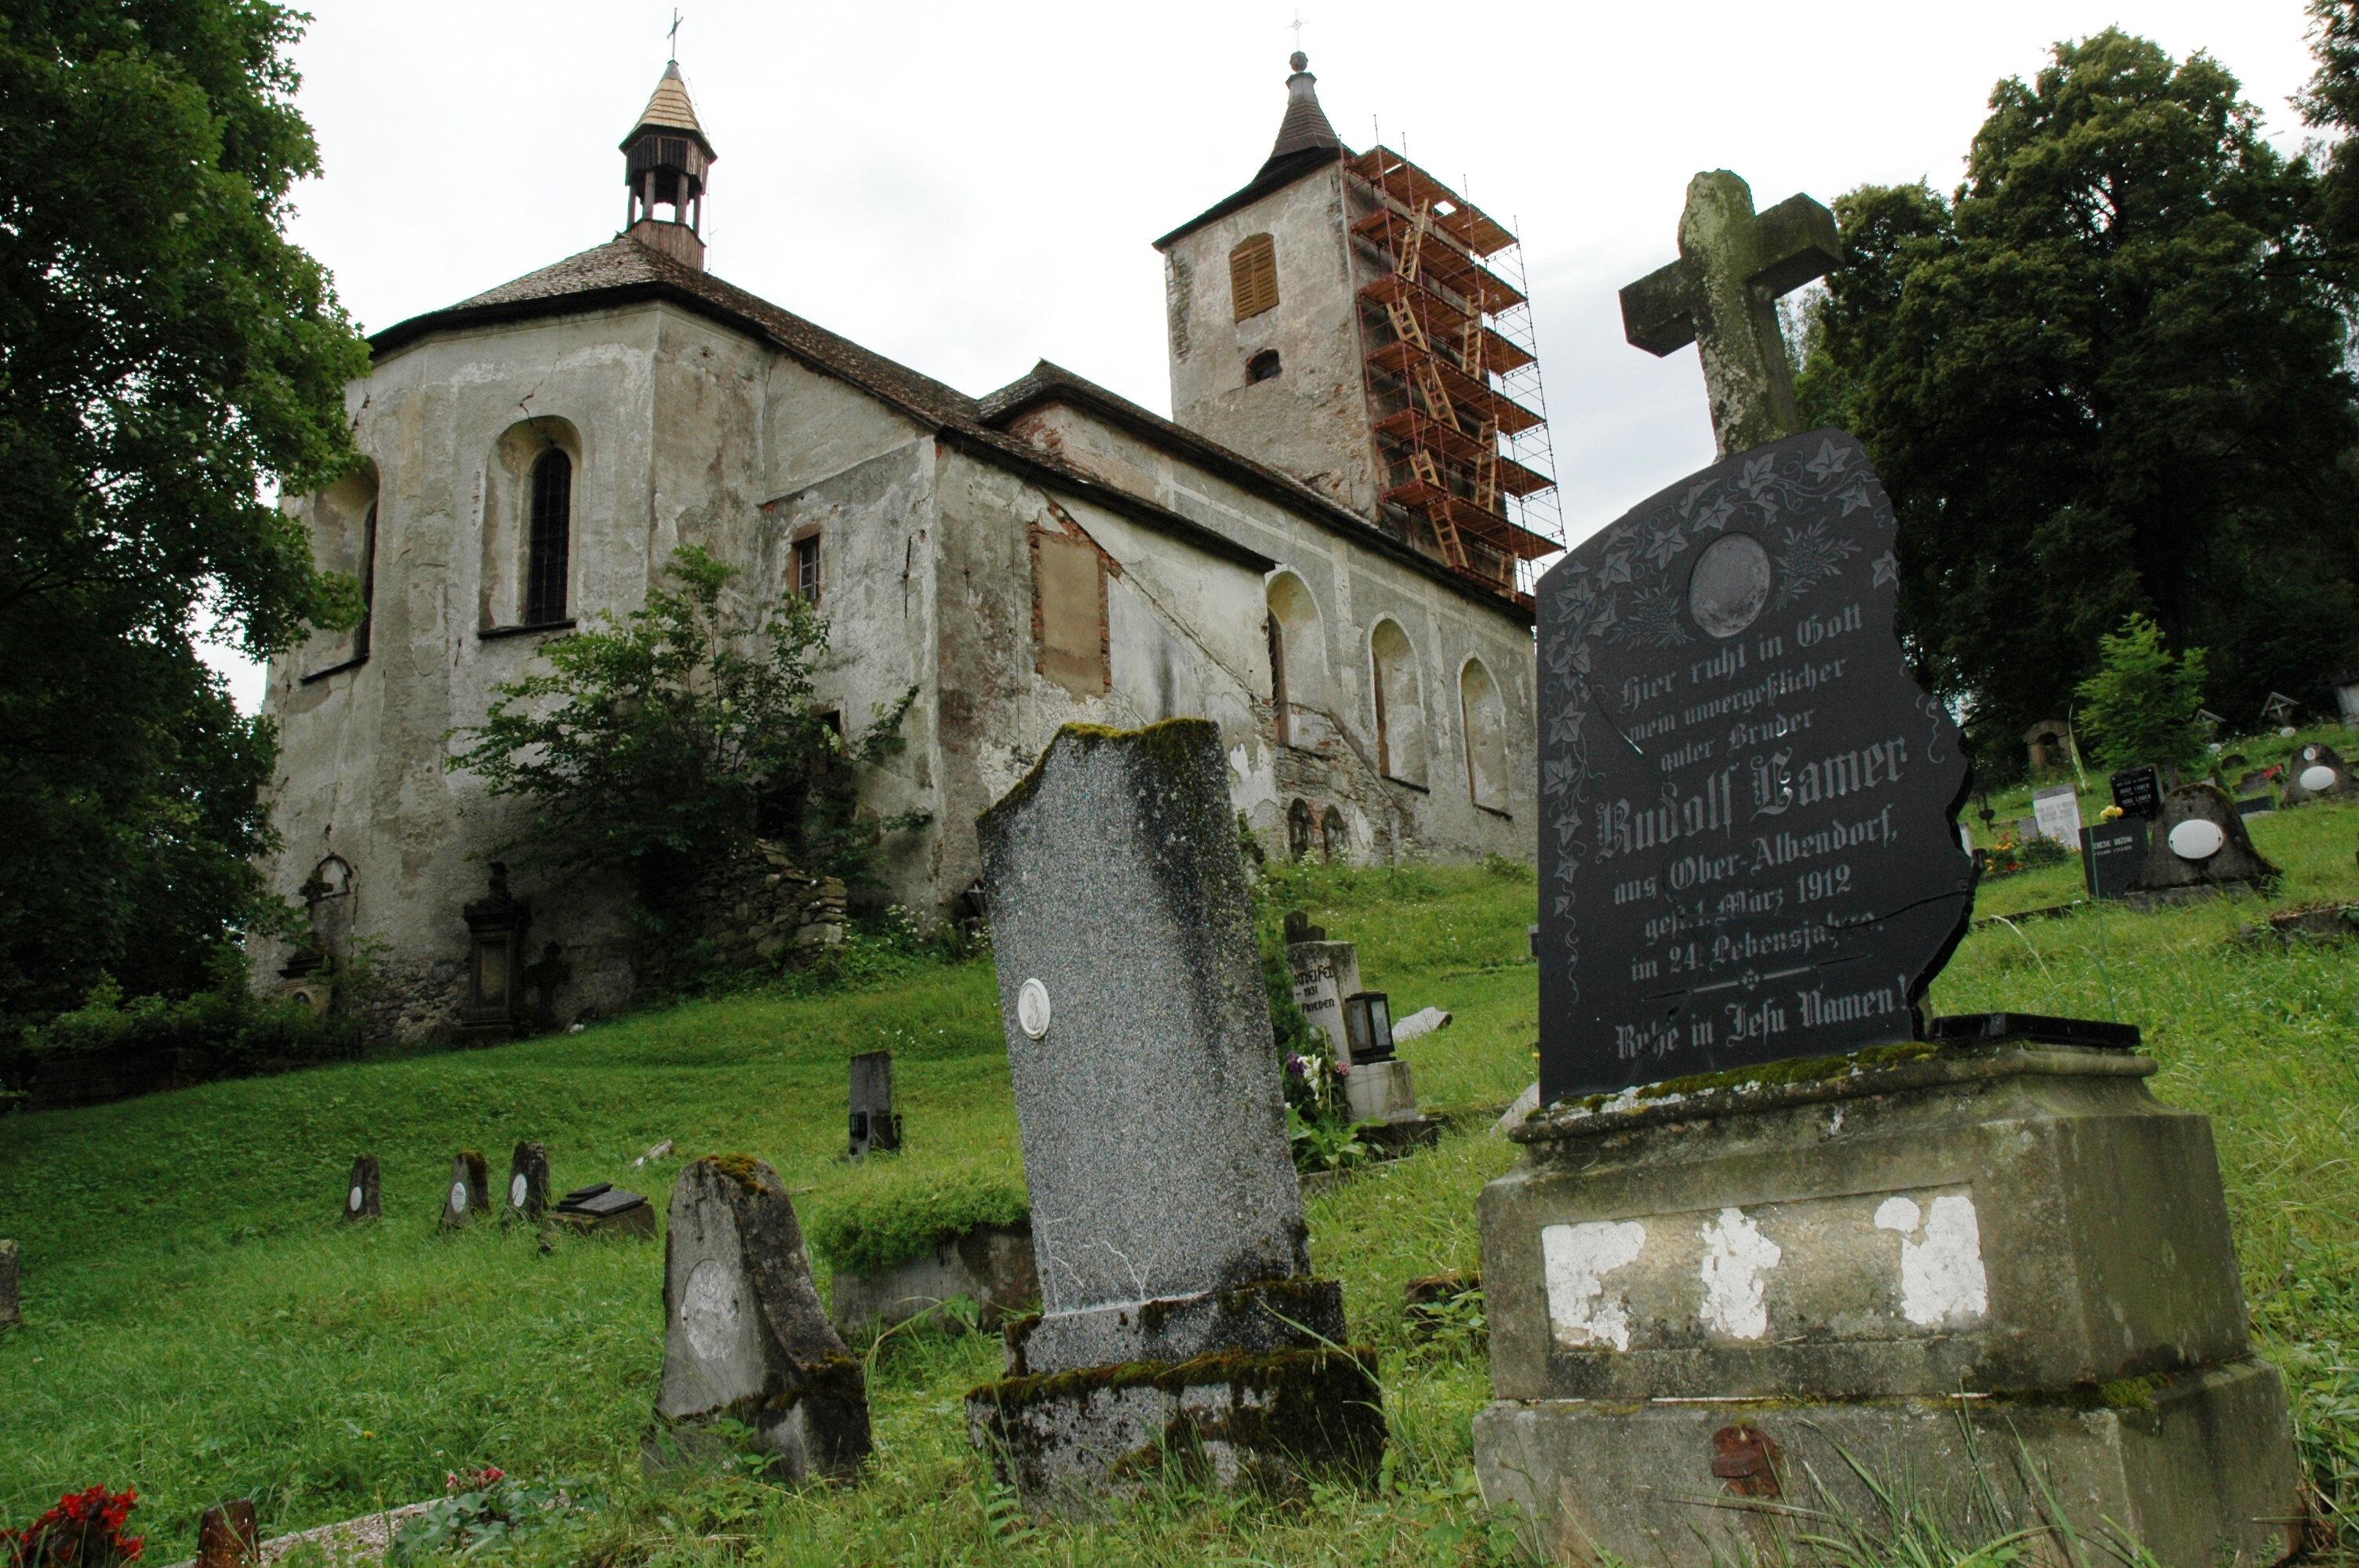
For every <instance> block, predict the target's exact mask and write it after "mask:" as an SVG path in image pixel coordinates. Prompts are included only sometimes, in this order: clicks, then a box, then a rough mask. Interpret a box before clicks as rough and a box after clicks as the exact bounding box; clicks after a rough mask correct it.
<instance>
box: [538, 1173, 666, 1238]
mask: <svg viewBox="0 0 2359 1568" xmlns="http://www.w3.org/2000/svg"><path fill="white" fill-rule="evenodd" d="M549 1217H550V1218H551V1219H552V1220H554V1221H555V1222H556V1223H558V1224H560V1225H563V1226H567V1227H571V1228H572V1229H575V1230H580V1231H585V1232H592V1233H594V1234H597V1235H601V1236H639V1237H652V1236H654V1235H655V1233H656V1209H655V1205H653V1204H651V1203H649V1202H647V1196H646V1195H644V1194H642V1193H627V1192H625V1191H623V1190H622V1189H621V1188H620V1187H617V1186H616V1185H614V1183H612V1182H597V1183H593V1184H591V1185H589V1186H586V1187H576V1188H574V1189H573V1190H572V1191H571V1192H570V1193H568V1194H566V1195H565V1196H564V1199H563V1200H562V1201H561V1202H560V1203H559V1204H558V1206H556V1207H555V1208H553V1209H551V1210H549Z"/></svg>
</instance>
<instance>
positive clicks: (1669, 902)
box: [1539, 429, 1973, 1104]
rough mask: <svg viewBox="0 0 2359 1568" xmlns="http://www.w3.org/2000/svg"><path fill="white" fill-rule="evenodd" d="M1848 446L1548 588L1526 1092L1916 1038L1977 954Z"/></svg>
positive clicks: (1955, 792) (1705, 500)
mask: <svg viewBox="0 0 2359 1568" xmlns="http://www.w3.org/2000/svg"><path fill="white" fill-rule="evenodd" d="M1895 552H1896V534H1895V530H1894V524H1893V518H1892V508H1891V503H1890V502H1889V501H1888V500H1887V499H1886V496H1885V493H1884V490H1883V487H1882V486H1881V485H1880V484H1879V483H1878V482H1877V481H1876V478H1875V473H1874V472H1873V471H1872V470H1870V469H1869V467H1868V462H1867V457H1866V454H1865V453H1864V451H1863V450H1862V449H1860V447H1859V444H1858V443H1857V442H1856V441H1854V440H1853V439H1852V438H1851V437H1849V436H1847V435H1845V434H1844V433H1843V432H1842V431H1840V430H1831V429H1830V430H1817V431H1812V432H1810V434H1808V435H1804V436H1798V437H1794V438H1788V439H1786V440H1780V441H1776V442H1773V443H1771V444H1768V445H1766V446H1762V447H1759V448H1756V449H1753V450H1751V451H1746V452H1742V453H1740V454H1738V455H1737V456H1736V457H1734V458H1732V459H1730V460H1727V461H1725V462H1723V463H1719V464H1717V465H1715V466H1713V467H1712V468H1708V469H1704V470H1701V471H1700V472H1698V473H1696V474H1693V475H1691V476H1690V478H1688V479H1686V480H1684V481H1680V483H1679V484H1677V485H1675V486H1673V487H1671V488H1670V489H1669V490H1666V491H1664V492H1661V493H1660V494H1658V495H1656V496H1653V497H1651V498H1650V499H1648V500H1647V501H1645V502H1643V503H1640V504H1639V505H1637V506H1636V507H1634V508H1632V509H1631V511H1630V512H1629V513H1628V514H1625V516H1624V517H1623V518H1622V519H1621V520H1620V521H1619V522H1617V523H1615V524H1614V525H1612V526H1611V527H1608V528H1606V529H1604V530H1603V532H1601V533H1599V534H1598V535H1595V536H1594V537H1593V538H1591V539H1590V540H1588V541H1587V542H1586V543H1584V544H1582V546H1579V547H1578V548H1576V549H1574V550H1573V551H1572V552H1571V554H1570V555H1568V556H1567V557H1565V558H1564V559H1563V560H1562V561H1561V562H1560V563H1559V564H1558V565H1557V566H1556V567H1555V568H1552V569H1551V570H1550V571H1549V574H1548V575H1547V576H1546V577H1545V578H1543V579H1541V581H1540V587H1539V662H1540V678H1541V695H1540V710H1541V726H1542V736H1541V764H1540V796H1541V803H1542V805H1541V809H1542V813H1543V816H1545V818H1546V821H1547V826H1546V827H1544V828H1543V829H1542V832H1541V835H1540V837H1541V846H1542V852H1541V856H1540V861H1541V891H1540V936H1541V941H1540V1091H1541V1099H1542V1103H1544V1104H1552V1103H1555V1102H1556V1101H1559V1100H1560V1099H1562V1098H1565V1097H1566V1096H1568V1095H1576V1094H1586V1093H1590V1092H1593V1091H1596V1090H1601V1089H1614V1088H1619V1087H1624V1086H1626V1085H1630V1084H1636V1083H1643V1082H1646V1081H1647V1080H1649V1079H1655V1078H1663V1077H1670V1076H1678V1075H1681V1074H1689V1073H1698V1072H1709V1071H1717V1070H1720V1069H1723V1068H1729V1067H1735V1066H1741V1065H1746V1064H1750V1063H1758V1062H1767V1061H1774V1060H1777V1059H1779V1058H1782V1057H1795V1056H1815V1055H1824V1054H1836V1053H1840V1052H1843V1051H1850V1050H1855V1049H1858V1048H1859V1047H1861V1046H1864V1045H1875V1044H1890V1043H1894V1042H1897V1041H1904V1040H1908V1039H1912V1038H1914V1037H1915V1035H1916V1034H1917V1033H1918V1032H1919V1024H1920V1022H1921V1021H1920V1019H1919V1012H1918V1002H1919V999H1920V998H1921V997H1922V996H1923V994H1924V989H1925V987H1926V986H1927V984H1928V983H1930V980H1931V979H1932V977H1933V976H1934V975H1935V974H1936V973H1938V972H1939V971H1940V967H1941V965H1942V963H1943V962H1944V961H1945V960H1946V959H1947V958H1948V957H1949V955H1950V953H1951V950H1952V948H1954V947H1955V946H1956V944H1957V942H1958V939H1959V938H1960V937H1961V936H1962V935H1964V933H1965V930H1966V923H1967V917H1968V913H1969V909H1970V906H1971V903H1972V896H1973V895H1972V892H1971V891H1970V889H1971V883H1972V877H1973V863H1972V860H1971V859H1970V857H1969V856H1968V855H1967V853H1966V852H1965V850H1964V849H1962V848H1961V846H1960V844H1959V841H1958V830H1957V811H1958V807H1959V806H1960V805H1961V804H1962V802H1963V800H1964V797H1965V792H1966V784H1967V768H1966V762H1965V758H1964V755H1963V753H1962V751H1961V749H1960V746H1959V741H1958V734H1957V728H1956V726H1955V725H1954V724H1952V723H1951V720H1950V718H1949V715H1948V713H1947V712H1946V711H1945V710H1944V709H1943V708H1941V706H1940V704H1939V703H1937V702H1935V701H1934V700H1933V699H1932V697H1930V696H1928V695H1927V694H1926V693H1925V692H1924V690H1923V689H1922V688H1920V687H1919V686H1918V685H1917V683H1916V681H1915V680H1914V679H1912V678H1911V677H1910V676H1909V673H1908V665H1907V663H1906V661H1905V659H1904V658H1903V656H1902V654H1901V649H1900V643H1899V639H1898V637H1897V635H1896V634H1895V632H1894V623H1895V616H1896V614H1897V610H1898V606H1899V562H1898V558H1897V555H1896V553H1895Z"/></svg>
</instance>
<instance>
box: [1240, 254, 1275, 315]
mask: <svg viewBox="0 0 2359 1568" xmlns="http://www.w3.org/2000/svg"><path fill="white" fill-rule="evenodd" d="M1229 293H1230V294H1231V295H1232V296H1234V298H1235V299H1236V303H1237V319H1238V320H1240V321H1242V320H1244V319H1245V318H1247V317H1248V316H1258V315H1260V314H1261V313H1262V312H1263V311H1265V310H1275V309H1276V308H1277V242H1276V241H1274V240H1272V239H1271V238H1270V237H1269V236H1268V235H1267V234H1255V235H1253V236H1251V237H1250V238H1248V239H1246V240H1245V241H1244V242H1243V243H1240V244H1239V245H1238V246H1237V248H1236V249H1235V250H1233V251H1231V252H1230V253H1229Z"/></svg>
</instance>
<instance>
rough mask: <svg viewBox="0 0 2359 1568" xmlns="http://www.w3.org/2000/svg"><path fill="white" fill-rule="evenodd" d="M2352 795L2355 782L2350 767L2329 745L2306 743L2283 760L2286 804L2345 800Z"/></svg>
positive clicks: (2358, 787) (2358, 791) (2358, 789)
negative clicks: (2284, 762) (2284, 761)
mask: <svg viewBox="0 0 2359 1568" xmlns="http://www.w3.org/2000/svg"><path fill="white" fill-rule="evenodd" d="M2354 794H2359V785H2354V784H2353V783H2352V780H2351V770H2350V768H2349V767H2347V766H2346V765H2344V763H2343V758H2342V755H2341V754H2340V753H2339V752H2336V751H2335V749H2334V748H2333V747H2332V746H2320V745H2315V744H2313V745H2308V746H2304V747H2302V748H2301V749H2300V750H2299V751H2297V752H2294V754H2293V755H2292V756H2290V757H2288V758H2287V759H2286V771H2285V796H2284V802H2285V804H2286V805H2288V806H2307V805H2308V804H2309V803H2310V802H2311V801H2313V800H2345V799H2348V798H2349V797H2350V796H2352V795H2354Z"/></svg>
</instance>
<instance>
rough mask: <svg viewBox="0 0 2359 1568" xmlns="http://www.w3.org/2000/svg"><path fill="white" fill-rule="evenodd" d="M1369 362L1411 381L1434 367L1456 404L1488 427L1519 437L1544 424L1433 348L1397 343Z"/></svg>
mask: <svg viewBox="0 0 2359 1568" xmlns="http://www.w3.org/2000/svg"><path fill="white" fill-rule="evenodd" d="M1368 362H1369V363H1370V364H1372V365H1380V366H1382V367H1383V368H1384V369H1386V370H1388V371H1390V372H1392V373H1394V374H1395V375H1397V376H1400V377H1402V378H1403V379H1407V378H1408V377H1409V376H1410V375H1412V374H1414V373H1415V371H1416V368H1417V367H1418V366H1419V365H1421V364H1424V365H1431V366H1432V367H1433V368H1434V369H1436V370H1438V371H1440V373H1441V384H1442V386H1443V389H1444V390H1445V391H1447V392H1448V393H1449V395H1450V400H1451V402H1452V403H1457V404H1462V405H1464V406H1466V407H1468V408H1470V409H1473V410H1474V411H1475V412H1477V413H1478V414H1479V415H1480V416H1481V417H1482V418H1483V420H1484V422H1485V423H1488V424H1494V425H1496V426H1498V427H1499V428H1500V430H1501V431H1502V432H1504V433H1505V434H1506V435H1510V436H1513V435H1517V434H1518V433H1520V432H1522V431H1525V430H1528V429H1530V428H1531V427H1533V426H1535V425H1538V424H1540V423H1542V421H1541V419H1540V416H1538V415H1537V414H1535V413H1533V412H1532V411H1531V410H1530V409H1528V408H1527V407H1525V406H1523V405H1522V404H1520V403H1517V401H1516V400H1515V399H1513V398H1511V397H1503V396H1501V395H1499V394H1498V393H1495V392H1494V391H1492V390H1491V389H1490V388H1489V387H1488V386H1486V385H1484V384H1483V383H1481V382H1479V381H1476V380H1475V379H1474V378H1473V376H1470V375H1468V374H1467V373H1465V372H1464V371H1462V370H1460V369H1459V368H1458V367H1457V366H1456V365H1454V364H1452V363H1451V362H1449V361H1448V360H1446V359H1443V358H1442V357H1441V356H1440V354H1437V353H1435V352H1433V351H1431V350H1429V349H1420V348H1419V347H1418V346H1417V345H1416V344H1415V343H1405V342H1401V341H1397V340H1396V341H1393V342H1389V343H1386V345H1385V346H1384V347H1383V348H1381V349H1378V350H1377V351H1375V353H1372V354H1370V355H1369V356H1368Z"/></svg>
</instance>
